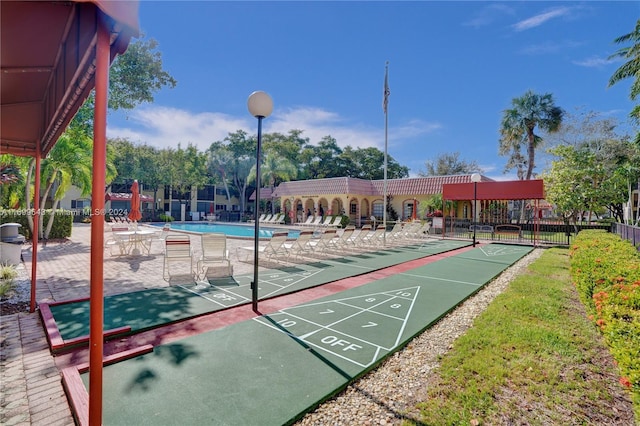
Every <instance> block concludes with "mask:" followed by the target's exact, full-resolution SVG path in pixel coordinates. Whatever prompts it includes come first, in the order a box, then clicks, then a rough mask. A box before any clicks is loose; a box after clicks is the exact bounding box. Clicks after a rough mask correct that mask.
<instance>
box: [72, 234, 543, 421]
mask: <svg viewBox="0 0 640 426" xmlns="http://www.w3.org/2000/svg"><path fill="white" fill-rule="evenodd" d="M531 249H532V248H530V247H521V246H509V245H501V244H490V245H487V246H482V247H478V248H476V249H474V250H471V251H468V252H465V253H462V254H459V255H456V256H452V257H450V258H447V259H444V260H439V261H437V262H434V263H431V264H428V265H425V266H422V267H419V268H416V269H412V270H410V271H407V272H406V273H400V274H397V275H394V276H391V277H387V278H384V279H380V280H378V281H374V282H372V283H369V284H365V285H362V286H359V287H356V288H352V289H349V290H346V291H343V292H340V293H336V294H334V295H331V296H327V297H323V298H320V299H317V300H314V301H313V302H310V303H305V304H302V305H297V306H293V307H290V308H286V309H283V310H281V311H278V312H276V313H273V314H270V315H265V316H261V317H257V318H255V319H252V320H248V321H244V322H241V323H238V324H234V325H231V326H228V327H225V328H223V329H219V330H215V331H211V332H208V333H203V334H200V335H197V336H192V337H188V338H185V339H182V340H180V341H178V342H174V343H172V344H167V345H161V346H158V347H156V348H154V350H153V352H151V353H148V354H145V355H141V356H138V357H136V358H133V359H129V360H126V361H122V362H120V363H117V364H113V365H110V366H107V367H105V368H104V371H103V380H104V381H103V388H104V390H103V422H104V424H105V425H142V424H153V425H176V424H216V425H245V426H250V425H256V426H257V425H260V426H265V425H282V424H289V423H292V422H294V421H295V420H297V419H299V418H300V417H301V416H302V415H304V413H305V412H306V411H308V410H310V409H311V408H312V407H314V406H316V405H317V404H319V403H321V402H322V401H324V400H326V399H328V398H330V397H331V396H332V395H334V394H335V393H337V392H339V391H340V390H342V389H343V388H344V387H346V386H347V385H348V384H349V382H351V381H352V380H353V379H355V378H357V377H358V376H361V375H362V374H364V373H366V372H367V371H368V370H370V369H372V368H374V367H375V366H376V365H377V364H378V363H379V362H380V361H381V360H382V359H384V358H385V357H386V356H388V355H389V354H390V353H392V352H394V351H396V350H398V349H399V348H401V347H402V346H404V345H405V344H406V343H407V342H408V341H409V340H411V339H412V338H413V337H415V336H416V335H417V334H419V333H421V332H422V331H424V330H425V329H426V328H428V327H429V326H430V325H432V324H433V323H434V322H435V321H437V320H438V319H439V318H440V317H442V316H443V315H445V314H446V313H447V312H449V311H450V310H451V309H453V308H454V307H455V306H457V305H458V304H459V303H460V302H461V301H463V300H464V299H466V298H467V297H469V296H470V295H472V294H473V293H475V292H476V291H478V290H479V289H480V288H481V287H482V286H483V285H484V284H486V283H487V282H489V281H490V280H491V279H492V278H494V277H495V276H497V275H498V274H500V273H501V272H502V271H503V270H504V269H506V268H507V267H509V266H510V265H512V264H513V263H515V262H516V261H517V260H519V259H520V258H521V257H523V256H524V255H526V254H527V253H529V252H530V251H531ZM82 380H83V381H84V383H85V386H86V387H87V388H88V374H83V375H82Z"/></svg>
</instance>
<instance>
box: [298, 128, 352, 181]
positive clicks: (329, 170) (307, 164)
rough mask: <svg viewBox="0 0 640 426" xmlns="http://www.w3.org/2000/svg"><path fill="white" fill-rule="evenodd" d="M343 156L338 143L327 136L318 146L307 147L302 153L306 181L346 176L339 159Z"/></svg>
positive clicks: (309, 145) (301, 158)
mask: <svg viewBox="0 0 640 426" xmlns="http://www.w3.org/2000/svg"><path fill="white" fill-rule="evenodd" d="M340 154H342V149H340V147H339V146H338V142H337V141H336V140H335V139H334V138H332V137H331V136H325V137H323V138H322V140H320V142H318V145H311V144H308V145H306V146H305V147H304V148H303V150H302V152H301V153H300V160H301V162H302V164H303V170H304V177H305V178H306V179H322V178H329V177H336V176H344V175H345V169H344V165H343V164H341V162H340V161H338V160H337V158H339V157H340Z"/></svg>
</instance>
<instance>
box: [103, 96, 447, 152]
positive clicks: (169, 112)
mask: <svg viewBox="0 0 640 426" xmlns="http://www.w3.org/2000/svg"><path fill="white" fill-rule="evenodd" d="M129 122H130V123H131V126H125V125H120V126H112V125H110V126H109V127H108V136H109V137H110V138H116V137H121V138H127V139H129V140H131V141H132V142H135V143H145V144H148V145H151V146H155V147H158V148H165V147H175V146H176V145H177V144H178V143H180V144H182V146H183V147H184V146H186V145H187V144H189V143H191V144H193V145H195V146H197V147H198V148H199V149H200V150H202V151H204V150H206V149H207V148H208V147H209V146H210V145H211V143H212V142H215V141H222V140H223V139H224V138H225V137H226V136H227V135H228V134H229V133H233V132H236V131H237V130H245V131H246V132H247V133H249V134H254V133H255V132H256V124H255V120H254V119H251V118H246V117H243V118H238V117H233V116H230V115H228V114H222V113H214V112H200V113H193V112H190V111H186V110H181V109H177V108H169V107H162V106H150V107H146V108H140V109H136V110H134V111H133V112H132V113H130V115H129ZM263 123H264V124H263V125H264V128H263V131H264V132H265V133H273V132H278V133H282V134H287V133H289V131H290V130H294V129H297V130H302V131H303V133H302V136H303V137H306V138H308V139H309V142H310V143H312V144H317V143H318V142H319V141H320V140H321V139H322V138H323V137H325V136H331V137H333V138H335V139H336V141H337V142H338V145H339V146H340V147H342V148H344V147H345V146H347V145H350V146H352V147H353V148H366V147H377V148H379V149H383V148H384V132H383V130H382V129H381V128H378V127H375V128H374V127H371V126H367V125H365V124H363V123H350V122H349V120H348V119H346V118H344V117H341V116H340V115H339V114H337V113H335V112H332V111H327V110H324V109H322V108H317V107H306V106H305V107H296V108H289V109H281V110H275V111H274V113H273V115H272V116H271V117H269V118H268V119H266V120H265V121H264V122H263ZM438 128H440V125H439V124H437V123H428V122H424V121H421V120H411V121H408V122H406V123H404V124H402V125H399V126H398V127H394V128H393V129H389V135H393V139H391V136H390V140H389V143H390V144H393V142H394V141H397V140H402V139H406V138H413V137H419V136H422V135H425V134H427V133H429V132H432V131H434V130H436V129H438Z"/></svg>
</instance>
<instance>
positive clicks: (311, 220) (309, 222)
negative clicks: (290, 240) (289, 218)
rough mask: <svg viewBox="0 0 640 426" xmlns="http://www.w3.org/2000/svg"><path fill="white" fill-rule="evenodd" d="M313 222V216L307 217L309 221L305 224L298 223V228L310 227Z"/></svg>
mask: <svg viewBox="0 0 640 426" xmlns="http://www.w3.org/2000/svg"><path fill="white" fill-rule="evenodd" d="M311 222H313V216H307V220H305V221H304V222H298V223H296V225H297V226H309V225H310V224H311Z"/></svg>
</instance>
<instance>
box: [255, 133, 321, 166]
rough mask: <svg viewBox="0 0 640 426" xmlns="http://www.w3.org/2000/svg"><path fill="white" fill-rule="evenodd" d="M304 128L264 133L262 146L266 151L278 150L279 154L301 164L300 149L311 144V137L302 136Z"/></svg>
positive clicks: (296, 163) (293, 162)
mask: <svg viewBox="0 0 640 426" xmlns="http://www.w3.org/2000/svg"><path fill="white" fill-rule="evenodd" d="M302 133H303V131H302V130H289V133H288V134H286V135H283V134H281V133H265V134H264V135H262V148H263V150H264V152H265V153H266V152H277V153H278V155H279V156H281V157H283V158H286V159H287V160H289V161H290V162H291V163H292V164H295V165H298V164H300V158H299V157H300V151H301V150H302V148H303V147H304V146H305V145H308V144H309V138H303V137H302Z"/></svg>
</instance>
